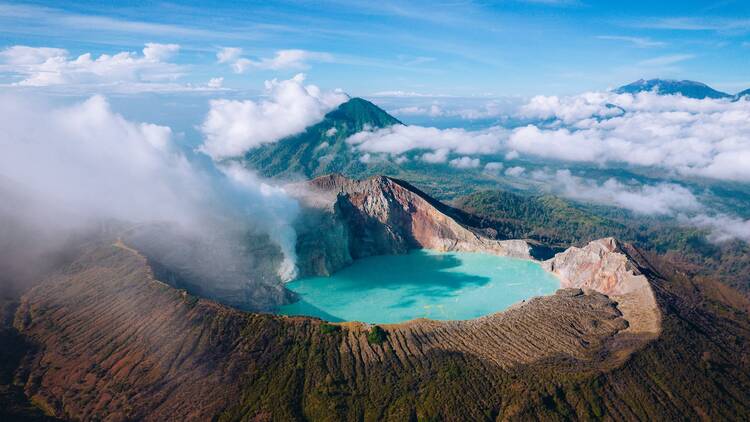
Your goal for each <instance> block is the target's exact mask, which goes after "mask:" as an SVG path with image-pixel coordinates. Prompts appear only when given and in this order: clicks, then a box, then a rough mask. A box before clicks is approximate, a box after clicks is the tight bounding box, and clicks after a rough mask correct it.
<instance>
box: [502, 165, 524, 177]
mask: <svg viewBox="0 0 750 422" xmlns="http://www.w3.org/2000/svg"><path fill="white" fill-rule="evenodd" d="M525 172H526V169H525V168H523V167H519V166H515V167H509V168H508V169H507V170H505V175H506V176H511V177H519V176H521V175H522V174H524V173H525Z"/></svg>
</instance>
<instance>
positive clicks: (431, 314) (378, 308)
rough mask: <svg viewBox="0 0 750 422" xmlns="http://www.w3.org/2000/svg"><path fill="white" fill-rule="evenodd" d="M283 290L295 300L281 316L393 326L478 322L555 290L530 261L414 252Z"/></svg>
mask: <svg viewBox="0 0 750 422" xmlns="http://www.w3.org/2000/svg"><path fill="white" fill-rule="evenodd" d="M286 286H287V287H288V288H289V289H290V290H292V291H294V292H296V293H297V294H299V296H300V299H301V300H300V301H299V302H296V303H293V304H290V305H285V306H282V307H281V308H280V309H279V310H278V312H279V313H281V314H285V315H308V316H315V317H319V318H322V319H324V320H327V321H333V322H340V321H362V322H369V323H394V322H401V321H408V320H410V319H414V318H431V319H442V320H454V319H471V318H477V317H480V316H483V315H487V314H491V313H494V312H497V311H501V310H503V309H506V308H507V307H508V306H510V305H512V304H514V303H517V302H520V301H521V300H524V299H528V298H530V297H533V296H540V295H546V294H550V293H552V292H554V291H555V290H556V289H558V288H559V287H560V283H559V280H558V279H557V278H556V277H555V276H554V275H552V274H550V273H548V272H546V271H544V269H542V267H541V265H539V264H538V263H536V262H533V261H529V260H524V259H517V258H508V257H499V256H495V255H488V254H480V253H466V252H449V253H442V252H434V251H430V250H415V251H412V252H410V253H409V254H407V255H385V256H376V257H371V258H365V259H360V260H357V261H354V263H353V265H351V266H350V267H347V268H344V269H343V270H341V271H339V272H337V273H335V274H333V275H332V276H330V277H312V278H305V279H299V280H295V281H292V282H290V283H287V285H286Z"/></svg>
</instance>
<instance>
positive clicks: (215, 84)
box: [206, 77, 224, 88]
mask: <svg viewBox="0 0 750 422" xmlns="http://www.w3.org/2000/svg"><path fill="white" fill-rule="evenodd" d="M222 85H224V78H222V77H219V78H211V79H210V80H209V81H208V84H206V86H208V87H209V88H221V86H222Z"/></svg>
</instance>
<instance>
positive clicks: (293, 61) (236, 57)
mask: <svg viewBox="0 0 750 422" xmlns="http://www.w3.org/2000/svg"><path fill="white" fill-rule="evenodd" d="M216 58H217V60H218V62H219V63H229V64H230V65H231V66H232V70H234V72H235V73H245V72H247V71H248V70H250V69H263V70H282V69H297V70H302V69H308V68H309V67H310V65H309V62H313V61H317V62H330V61H333V55H331V54H329V53H321V52H317V51H307V50H299V49H291V50H278V51H276V53H275V54H274V56H273V57H264V58H261V59H259V60H252V59H248V58H246V57H242V49H241V48H236V47H224V48H222V49H221V50H219V52H218V53H217V54H216Z"/></svg>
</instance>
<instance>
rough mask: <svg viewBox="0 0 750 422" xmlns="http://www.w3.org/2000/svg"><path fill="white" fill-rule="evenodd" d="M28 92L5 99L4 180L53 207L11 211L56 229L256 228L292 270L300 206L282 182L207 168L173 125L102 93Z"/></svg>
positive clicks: (0, 104) (0, 140) (0, 123)
mask: <svg viewBox="0 0 750 422" xmlns="http://www.w3.org/2000/svg"><path fill="white" fill-rule="evenodd" d="M27 97H28V96H24V97H21V96H18V95H12V96H9V95H2V96H0V127H2V128H3V136H2V137H0V150H2V154H0V180H3V181H8V180H9V181H10V184H11V186H13V187H16V188H18V189H21V190H22V191H23V192H24V194H25V195H27V196H29V197H31V198H34V199H35V201H33V202H36V201H39V203H41V204H45V205H44V208H45V209H44V210H39V209H32V210H11V211H14V212H16V213H18V214H20V217H21V218H22V219H29V218H33V215H37V214H38V213H39V212H44V213H48V214H49V213H51V214H54V218H52V219H50V218H45V219H44V221H42V222H41V224H42V226H43V227H48V225H49V224H50V223H52V224H53V225H54V226H55V227H53V228H55V229H57V226H60V225H63V224H66V225H70V226H74V227H75V226H83V225H86V224H89V223H91V222H94V223H96V222H98V220H101V219H104V220H109V219H118V220H122V221H125V222H151V221H159V222H172V223H177V224H178V225H179V226H180V227H182V228H184V229H186V230H188V231H190V232H191V233H192V232H194V231H200V232H203V231H210V232H211V233H208V234H209V235H210V236H215V235H216V234H217V231H218V230H234V229H235V228H243V229H251V230H252V229H253V227H254V228H255V229H257V230H260V231H263V232H265V233H267V234H268V235H269V236H270V237H271V239H273V240H274V241H276V242H277V243H278V244H279V246H280V247H281V249H282V251H283V252H284V254H285V257H286V258H287V266H286V267H285V268H284V269H283V270H284V271H286V272H284V274H282V275H283V276H288V275H289V274H290V271H293V269H294V259H295V256H294V244H295V235H294V231H293V229H292V226H291V222H292V220H293V219H294V218H295V216H296V213H297V209H298V207H297V203H296V201H295V200H293V199H291V198H290V197H288V196H286V194H285V193H284V192H283V191H282V190H280V189H279V188H275V187H273V186H271V185H269V184H267V183H265V182H263V181H261V180H260V179H258V178H257V177H255V176H254V175H253V174H250V173H248V172H247V171H246V170H244V169H237V168H233V167H231V166H222V167H221V168H220V169H221V170H222V172H223V173H224V174H225V175H226V176H227V177H226V178H221V177H220V176H214V175H210V174H209V173H207V172H205V171H203V170H200V169H199V168H198V167H196V166H194V165H193V164H192V163H191V162H190V161H189V160H188V159H187V158H186V156H185V155H184V154H183V153H182V152H181V150H180V148H179V147H178V146H177V145H176V144H175V143H174V140H173V136H172V130H171V129H170V128H169V127H166V126H159V125H155V124H150V123H140V122H133V121H129V120H127V119H125V118H124V117H122V116H121V115H119V114H117V113H115V112H114V111H113V110H112V109H111V107H110V105H109V103H108V101H107V100H106V99H105V98H104V97H103V96H93V97H91V98H89V99H88V100H86V101H84V102H82V103H78V104H74V105H69V106H52V105H50V101H49V100H48V99H47V98H37V97H36V96H34V97H33V98H27ZM49 207H51V208H52V210H50V209H48V208H49ZM225 220H226V221H231V222H232V225H231V228H230V227H225V226H226V225H225V224H224V223H221V222H222V221H225ZM255 221H262V225H255V224H256V223H255ZM215 246H217V247H218V246H219V245H215ZM234 249H235V250H236V247H235V248H234ZM216 256H219V253H217V254H216Z"/></svg>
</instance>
